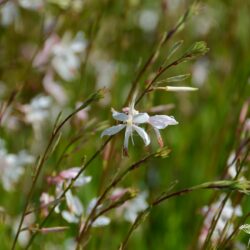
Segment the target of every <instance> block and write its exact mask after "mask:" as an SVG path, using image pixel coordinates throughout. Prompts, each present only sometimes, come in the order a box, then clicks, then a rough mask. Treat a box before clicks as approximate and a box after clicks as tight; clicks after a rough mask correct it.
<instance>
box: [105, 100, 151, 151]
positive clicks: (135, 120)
mask: <svg viewBox="0 0 250 250" xmlns="http://www.w3.org/2000/svg"><path fill="white" fill-rule="evenodd" d="M112 116H113V118H114V119H115V120H117V121H121V122H123V124H119V125H116V126H113V127H110V128H107V129H105V130H104V131H103V132H102V134H101V137H103V136H105V135H109V136H111V135H114V134H117V133H118V132H120V131H121V130H122V129H124V128H126V130H125V138H124V153H125V154H126V155H127V153H128V144H129V139H130V137H131V138H132V142H133V131H136V132H137V133H138V135H139V136H140V137H141V138H142V139H143V141H144V144H145V145H146V146H147V145H149V143H150V139H149V136H148V134H147V133H146V131H145V130H144V129H142V128H140V127H139V126H137V124H142V123H146V122H147V121H148V120H149V115H148V114H147V113H139V112H138V111H137V110H135V109H134V100H133V101H132V103H131V105H130V107H129V110H128V114H125V113H119V112H117V111H115V110H114V109H112Z"/></svg>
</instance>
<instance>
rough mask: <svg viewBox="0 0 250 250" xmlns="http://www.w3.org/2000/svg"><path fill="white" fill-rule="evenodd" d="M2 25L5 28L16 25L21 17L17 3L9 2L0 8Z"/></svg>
mask: <svg viewBox="0 0 250 250" xmlns="http://www.w3.org/2000/svg"><path fill="white" fill-rule="evenodd" d="M0 14H1V24H2V25H3V26H9V25H11V24H13V23H14V24H16V23H17V21H18V17H19V12H18V8H17V6H16V4H15V3H13V2H11V1H8V2H7V3H5V4H4V5H3V6H1V8H0Z"/></svg>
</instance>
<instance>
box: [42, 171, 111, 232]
mask: <svg viewBox="0 0 250 250" xmlns="http://www.w3.org/2000/svg"><path fill="white" fill-rule="evenodd" d="M80 170H81V169H80V168H79V167H74V168H70V169H67V170H63V171H61V172H60V173H59V174H58V175H55V176H48V177H47V182H48V183H49V184H52V185H55V186H56V190H55V196H51V195H49V194H48V193H43V194H42V195H41V197H40V202H41V206H42V207H44V208H45V209H44V210H43V214H44V216H46V215H47V214H48V210H47V206H48V205H49V204H50V203H52V202H53V201H55V200H56V199H58V198H59V197H60V196H61V195H62V193H63V192H64V188H65V186H68V185H69V184H70V182H71V181H72V180H73V179H74V178H75V177H76V176H78V175H79V172H80ZM91 179H92V178H91V176H85V175H84V174H83V173H81V174H80V175H79V177H78V178H77V179H76V181H75V182H74V184H73V186H74V187H80V186H84V185H86V184H87V183H89V182H90V181H91ZM65 200H66V208H64V209H62V210H61V209H60V205H58V206H57V208H56V210H55V211H56V212H57V213H60V214H61V216H62V217H63V219H64V220H66V221H67V222H69V223H84V218H85V217H87V216H88V215H89V213H90V212H91V210H92V208H93V207H94V206H95V204H96V202H97V198H94V199H92V200H91V201H90V203H89V205H88V206H87V208H86V211H84V207H83V205H82V202H81V200H80V199H79V198H78V197H77V196H76V195H73V193H72V191H71V190H68V191H67V192H66V194H65ZM100 207H101V206H99V207H98V208H100ZM109 223H110V219H109V218H108V217H106V216H99V217H98V218H97V219H96V220H95V221H94V222H93V223H92V226H93V227H100V226H105V225H108V224H109Z"/></svg>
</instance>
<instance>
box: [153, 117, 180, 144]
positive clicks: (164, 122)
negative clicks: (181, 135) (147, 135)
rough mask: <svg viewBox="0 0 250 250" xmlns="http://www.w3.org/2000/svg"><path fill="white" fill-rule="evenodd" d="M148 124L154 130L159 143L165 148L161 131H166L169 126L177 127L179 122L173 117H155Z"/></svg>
mask: <svg viewBox="0 0 250 250" xmlns="http://www.w3.org/2000/svg"><path fill="white" fill-rule="evenodd" d="M148 123H149V124H150V125H151V126H152V127H153V128H154V131H155V133H156V136H157V140H158V143H159V144H160V146H161V147H163V140H162V138H161V134H160V131H159V129H164V128H166V127H167V126H169V125H177V124H178V122H177V121H176V120H175V119H174V117H173V116H167V115H154V116H150V117H149V121H148Z"/></svg>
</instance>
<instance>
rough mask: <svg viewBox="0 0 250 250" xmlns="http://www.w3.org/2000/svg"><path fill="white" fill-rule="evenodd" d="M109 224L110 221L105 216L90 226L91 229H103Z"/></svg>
mask: <svg viewBox="0 0 250 250" xmlns="http://www.w3.org/2000/svg"><path fill="white" fill-rule="evenodd" d="M109 223H110V219H109V218H108V217H106V216H99V217H98V218H97V219H96V220H95V221H94V222H93V224H92V226H93V227H103V226H107V225H108V224H109Z"/></svg>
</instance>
